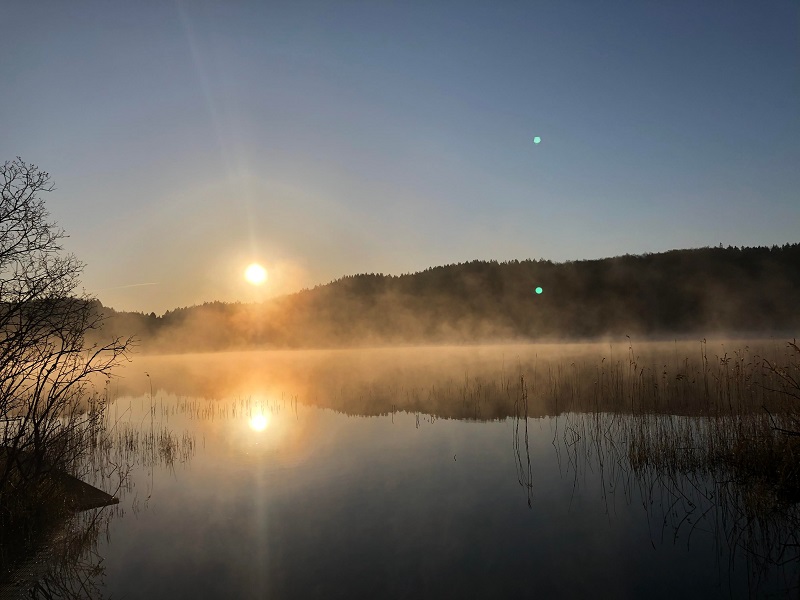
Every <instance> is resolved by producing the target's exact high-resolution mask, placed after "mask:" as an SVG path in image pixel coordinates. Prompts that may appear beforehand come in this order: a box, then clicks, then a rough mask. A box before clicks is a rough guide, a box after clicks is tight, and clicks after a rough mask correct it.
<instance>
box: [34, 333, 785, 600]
mask: <svg viewBox="0 0 800 600" xmlns="http://www.w3.org/2000/svg"><path fill="white" fill-rule="evenodd" d="M762 346H763V348H766V350H767V351H770V352H773V353H774V354H776V355H780V354H781V352H782V350H781V348H782V346H781V342H780V341H767V342H763V343H762ZM743 347H745V344H744V343H741V344H736V343H730V342H729V343H727V345H726V344H724V343H722V342H708V343H706V344H701V343H698V342H675V343H673V344H662V345H657V344H651V345H648V344H639V345H638V347H637V348H635V349H634V348H633V346H632V345H630V346H629V345H628V344H620V345H618V346H617V345H613V344H595V345H577V344H575V345H558V346H484V347H459V348H452V347H449V348H398V349H361V350H338V351H295V352H291V351H287V352H268V351H265V352H244V353H224V354H205V355H202V354H198V355H175V356H136V357H134V360H133V362H131V363H130V364H129V365H128V366H126V367H125V368H124V369H122V370H121V371H119V373H118V374H119V377H117V378H115V379H114V380H112V381H111V382H110V384H109V385H108V387H107V390H106V393H107V394H108V396H109V399H110V405H109V409H108V429H109V436H108V442H107V443H106V445H105V446H102V447H100V448H98V450H97V452H96V453H95V456H94V458H93V459H92V461H90V462H89V463H87V466H86V468H85V471H84V479H85V480H87V481H89V482H90V483H93V484H95V485H97V486H98V487H101V488H102V489H105V490H106V491H108V492H111V493H114V494H116V495H117V496H118V497H119V499H120V504H119V505H117V506H113V507H108V508H106V509H103V510H102V511H90V513H91V514H92V515H95V516H94V520H93V521H91V522H90V521H89V520H88V517H87V516H86V515H88V514H89V513H84V514H83V515H82V516H81V517H80V518H78V519H77V520H76V522H75V523H72V524H71V525H70V527H71V528H72V529H71V530H70V531H72V532H73V533H79V534H80V533H83V535H84V538H82V539H84V543H83V544H82V545H81V546H80V548H81V550H80V552H77V553H76V552H72V554H70V557H71V558H70V560H71V561H72V562H70V563H69V564H70V566H69V567H66V568H65V567H63V565H62V566H61V567H59V569H57V572H58V573H60V575H59V576H60V577H61V578H62V579H63V578H65V576H64V573H67V574H68V576H69V577H72V578H73V579H74V580H79V581H81V582H83V583H82V585H83V586H84V587H82V588H81V590H83V591H81V592H80V593H79V597H80V595H82V594H84V592H85V591H86V590H93V591H92V593H93V594H96V595H97V596H98V597H108V596H111V597H114V598H182V597H186V598H265V597H270V598H352V597H391V598H400V597H414V598H420V597H423V598H442V597H480V598H482V597H508V596H511V595H524V596H533V595H536V596H539V597H598V596H601V597H615V598H640V597H652V598H674V597H684V598H717V597H718V598H728V597H734V598H740V597H750V596H768V595H770V594H775V595H776V596H783V595H785V594H788V593H789V592H790V591H791V590H793V593H795V594H796V593H797V589H798V588H797V585H798V576H799V574H800V568H799V566H800V561H798V545H797V544H798V539H797V533H796V531H797V525H798V523H800V520H798V503H797V498H793V497H791V494H790V493H788V492H787V493H783V492H776V491H775V490H774V489H773V488H770V490H769V492H768V493H767V492H764V491H763V490H761V488H759V487H758V486H759V485H761V484H758V485H757V484H755V483H753V481H751V480H750V479H748V480H747V481H743V480H742V478H741V477H739V476H738V475H731V472H730V469H729V468H728V467H724V468H723V467H721V466H719V464H718V463H717V462H713V463H712V462H711V461H710V459H708V458H707V457H708V456H710V454H709V450H708V449H707V448H708V446H707V445H706V441H705V438H704V437H703V436H708V439H709V440H711V439H712V438H713V439H716V438H714V437H713V436H715V435H717V434H716V433H713V432H715V431H728V429H727V428H728V425H727V424H726V425H724V427H723V428H721V429H720V428H715V427H717V426H718V424H719V423H720V422H725V421H724V419H727V418H729V417H728V416H725V415H721V414H720V413H719V410H718V409H717V408H715V407H716V406H717V404H718V403H724V402H723V401H724V400H725V398H727V402H728V403H732V402H733V400H732V398H738V402H740V403H741V402H743V400H742V398H743V397H745V396H746V394H745V392H744V391H740V392H739V395H738V396H736V394H734V393H732V392H730V389H731V386H737V385H740V384H741V385H742V386H743V387H742V390H744V389H745V388H744V386H745V385H751V384H755V383H756V379H755V378H756V377H757V376H756V374H755V373H754V372H753V371H752V369H751V370H750V371H747V369H746V368H745V367H747V365H750V366H751V367H752V365H753V364H755V360H754V358H753V357H754V355H755V351H754V350H752V349H750V348H749V347H748V349H747V350H739V348H743ZM703 353H705V356H706V359H705V360H706V362H705V363H704V362H703V356H704V354H703ZM740 353H741V354H740ZM729 355H730V356H731V357H732V360H728V356H729ZM737 361H738V363H739V364H740V365H742V369H741V370H742V372H741V373H738V372H737V373H733V369H734V367H735V365H736V364H737ZM662 363H663V365H662ZM748 368H749V367H748ZM704 369H705V370H704ZM722 369H725V371H723V370H722ZM662 371H663V372H662ZM723 372H724V373H728V376H727V377H728V379H727V381H726V380H724V379H723V377H722V376H721V375H720V374H721V373H723ZM703 373H705V375H703ZM709 374H710V375H709ZM748 374H749V375H748ZM715 377H716V378H715ZM709 381H710V382H711V383H710V384H709ZM653 382H655V383H653ZM709 385H710V386H711V388H712V389H711V392H710V393H708V394H706V395H705V396H704V398H705V404H704V403H703V401H702V398H701V397H700V396H698V394H697V393H696V391H697V390H698V389H706V388H708V386H709ZM725 385H727V386H728V390H729V391H728V396H724V395H723V392H724V386H725ZM637 386H638V387H637ZM652 386H655V388H656V391H655V392H654V391H652V390H651V387H652ZM659 386H660V387H659ZM762 387H763V386H762ZM748 389H750V388H748ZM637 390H639V391H637ZM748 393H750V392H748ZM752 393H756V392H752ZM761 393H763V392H761ZM747 397H749V396H747ZM709 398H710V399H709ZM759 401H763V398H756V399H755V400H754V404H753V406H756V403H757V402H759ZM693 402H694V403H696V404H697V406H693V405H692V403H693ZM659 403H660V404H659ZM715 411H716V412H715ZM736 414H737V416H736V419H738V421H737V423H739V425H738V426H739V427H742V426H743V425H742V423H745V424H747V423H750V421H751V420H753V419H756V420H757V419H761V418H762V417H763V415H761V414H760V412H759V411H758V410H757V407H756V408H753V409H752V410H750V408H748V406H745V405H744V404H742V405H741V406H740V407H739V410H738V412H737V413H736ZM721 420H722V421H721ZM725 423H727V422H725ZM670 432H671V433H670ZM670 436H672V437H670ZM700 438H702V439H700ZM687 439H692V440H693V442H692V443H691V444H688V443H686V441H685V440H687ZM714 443H715V444H718V443H719V442H714ZM689 445H691V448H689V449H688V450H687V448H688V447H689ZM726 464H727V463H726ZM726 469H728V470H726ZM123 475H124V477H123ZM759 481H761V480H759ZM764 486H766V484H764V485H762V487H764ZM773 487H774V486H773ZM762 492H763V493H762ZM96 513H97V514H100V515H101V516H100V517H97V514H96ZM82 528H84V529H82ZM87 531H88V535H86V532H87ZM59 539H60V538H59ZM85 540H88V541H85ZM76 556H77V557H78V558H77V559H76ZM49 560H51V561H52V558H51V559H49ZM54 562H57V561H54ZM43 579H45V580H46V579H47V576H45V577H43ZM47 585H49V584H47ZM40 587H42V588H46V585H41V584H40ZM42 597H45V596H42Z"/></svg>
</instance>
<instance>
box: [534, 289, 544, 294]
mask: <svg viewBox="0 0 800 600" xmlns="http://www.w3.org/2000/svg"><path fill="white" fill-rule="evenodd" d="M543 291H544V290H543V289H542V288H540V287H537V288H536V293H537V294H541V293H542V292H543Z"/></svg>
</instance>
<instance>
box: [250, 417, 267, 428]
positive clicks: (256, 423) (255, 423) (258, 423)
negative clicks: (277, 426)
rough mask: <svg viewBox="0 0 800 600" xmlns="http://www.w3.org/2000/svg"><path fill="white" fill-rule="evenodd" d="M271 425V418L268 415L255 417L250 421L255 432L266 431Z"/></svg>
mask: <svg viewBox="0 0 800 600" xmlns="http://www.w3.org/2000/svg"><path fill="white" fill-rule="evenodd" d="M267 425H269V418H268V417H267V416H266V415H261V414H259V415H253V417H252V418H251V419H250V429H252V430H253V431H264V430H265V429H266V428H267Z"/></svg>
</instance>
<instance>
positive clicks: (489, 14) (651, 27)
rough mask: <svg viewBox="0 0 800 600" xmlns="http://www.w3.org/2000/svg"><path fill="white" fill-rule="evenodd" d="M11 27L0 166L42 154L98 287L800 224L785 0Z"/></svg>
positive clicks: (180, 285) (171, 303) (175, 292)
mask: <svg viewBox="0 0 800 600" xmlns="http://www.w3.org/2000/svg"><path fill="white" fill-rule="evenodd" d="M3 23H4V25H3V34H2V36H0V75H1V76H2V82H3V85H2V87H1V88H0V132H1V135H0V160H10V159H12V158H14V157H15V156H17V155H19V156H21V157H22V158H23V159H24V160H26V161H28V162H33V163H36V164H37V165H39V166H40V167H41V168H43V169H45V170H47V171H49V172H50V173H51V175H52V177H53V180H54V182H55V184H56V187H57V191H55V192H53V193H51V194H49V195H48V196H46V201H47V203H48V206H49V208H50V210H51V213H52V215H53V217H54V218H55V219H56V220H57V221H58V222H59V223H60V224H61V225H62V226H63V227H64V228H65V229H66V230H67V231H68V233H69V234H70V235H71V237H70V239H69V241H68V247H69V249H70V250H71V251H74V252H75V253H76V254H77V255H78V256H79V258H81V259H82V260H84V261H85V262H86V263H87V268H86V271H85V273H84V277H83V281H84V283H85V286H86V288H87V290H88V291H90V292H93V293H95V294H97V295H98V296H99V297H100V299H101V300H102V301H103V302H104V303H105V304H107V305H110V306H114V307H115V308H120V309H133V310H142V311H147V312H149V311H150V310H154V311H156V312H163V311H164V310H166V309H168V308H174V307H176V306H185V305H190V304H194V303H198V302H202V301H205V300H214V299H221V300H239V299H241V300H252V299H257V298H261V297H265V296H269V295H274V294H278V293H286V292H291V291H295V290H297V289H299V288H301V287H308V286H313V285H315V284H317V283H325V282H327V281H330V280H331V279H335V278H338V277H340V276H342V275H346V274H353V273H359V272H383V273H393V274H400V273H404V272H411V271H416V270H421V269H424V268H426V267H428V266H434V265H440V264H447V263H453V262H462V261H467V260H473V259H497V260H508V259H513V258H518V259H524V258H546V259H551V260H556V261H562V260H570V259H581V258H598V257H604V256H613V255H618V254H625V253H643V252H657V251H662V250H669V249H672V248H683V247H698V246H708V245H717V244H719V243H723V244H725V245H728V244H730V245H771V244H775V243H778V244H780V243H785V242H797V241H798V239H799V238H800V3H798V2H796V1H795V0H785V1H771V0H765V1H762V2H751V1H748V2H739V1H725V2H722V1H720V2H716V1H705V2H696V1H689V2H680V1H676V2H660V1H659V2H646V1H641V0H635V1H631V2H595V1H587V2H568V1H565V0H558V1H553V2H396V3H386V2H302V1H297V2H280V3H278V2H236V1H229V2H189V1H184V2H163V1H159V2H138V1H137V2H88V1H86V2H84V1H75V2H63V1H56V2H44V1H36V2H30V1H21V2H16V1H11V2H6V3H4V8H3ZM534 136H541V138H542V142H541V144H538V145H535V144H534V143H533V137H534ZM253 260H258V261H260V262H262V263H263V264H264V265H265V266H266V267H267V269H268V270H269V272H270V279H269V281H268V283H267V284H266V285H265V286H263V287H262V288H258V289H255V288H252V287H248V286H247V285H246V284H244V283H243V282H242V278H241V272H242V270H243V269H244V266H246V264H248V263H249V262H250V261H253ZM143 283H147V284H155V285H137V284H143ZM123 286H135V287H123Z"/></svg>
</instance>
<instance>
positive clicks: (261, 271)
mask: <svg viewBox="0 0 800 600" xmlns="http://www.w3.org/2000/svg"><path fill="white" fill-rule="evenodd" d="M244 278H245V279H246V280H247V281H248V282H249V283H252V284H253V285H261V284H262V283H264V282H265V281H266V280H267V270H266V269H265V268H264V267H262V266H261V265H260V264H258V263H253V264H252V265H250V266H249V267H247V268H246V269H245V270H244Z"/></svg>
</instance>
